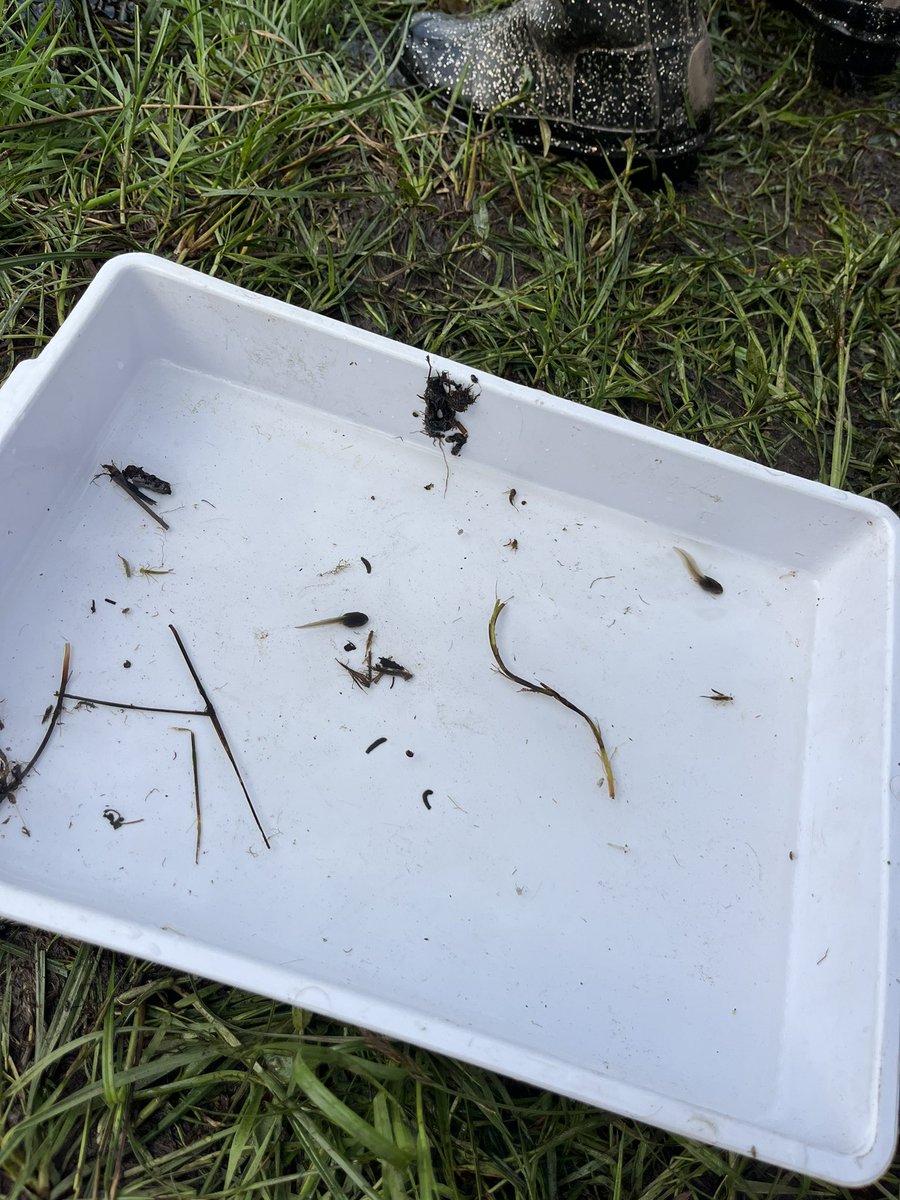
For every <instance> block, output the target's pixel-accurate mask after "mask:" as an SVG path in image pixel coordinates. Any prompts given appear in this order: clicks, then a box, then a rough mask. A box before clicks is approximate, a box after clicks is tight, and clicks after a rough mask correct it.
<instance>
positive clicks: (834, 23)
mask: <svg viewBox="0 0 900 1200" xmlns="http://www.w3.org/2000/svg"><path fill="white" fill-rule="evenodd" d="M773 2H774V4H775V6H776V7H777V8H781V9H783V10H785V11H787V12H790V13H793V14H794V16H797V17H799V18H800V19H801V20H802V21H804V22H805V23H806V24H807V25H809V26H811V27H812V29H813V31H814V33H815V44H814V58H815V63H816V66H817V67H818V68H819V69H820V70H821V71H823V73H824V74H825V75H827V76H831V77H843V76H846V77H848V78H852V77H857V78H860V79H869V78H872V77H874V76H877V75H888V74H890V72H891V71H892V70H893V69H894V67H895V65H896V63H897V58H898V55H900V13H898V12H895V11H894V10H884V9H876V10H875V13H874V15H873V14H867V13H865V12H864V11H857V10H862V8H863V6H862V5H861V4H856V5H852V6H851V5H850V4H848V3H846V2H845V0H819V3H820V4H821V7H818V6H814V5H812V4H810V3H808V0H773ZM857 17H858V18H866V17H868V18H869V19H868V21H865V20H863V22H862V23H861V22H860V21H859V20H857V19H855V18H857ZM891 25H893V29H890V28H889V27H890V26H891Z"/></svg>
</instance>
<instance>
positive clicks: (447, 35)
mask: <svg viewBox="0 0 900 1200" xmlns="http://www.w3.org/2000/svg"><path fill="white" fill-rule="evenodd" d="M401 68H402V70H403V72H404V74H405V75H406V76H407V78H409V79H410V80H412V81H413V82H414V83H416V84H417V85H419V86H421V87H423V88H426V89H427V90H428V91H433V92H440V93H443V94H445V95H451V94H454V93H455V94H456V97H457V102H458V104H459V106H460V107H461V108H463V109H466V110H473V111H474V112H476V113H478V114H487V113H496V114H502V116H503V117H505V118H506V119H507V120H509V122H510V124H511V126H512V128H513V131H514V133H515V135H516V137H517V138H518V139H519V140H521V141H524V142H527V143H529V144H533V145H538V146H540V145H542V144H543V142H544V140H545V137H546V134H545V131H546V130H549V139H550V145H551V146H552V147H553V148H554V149H557V150H564V151H574V152H577V153H580V154H588V155H604V154H605V155H607V156H608V157H609V158H611V159H612V160H613V162H621V161H623V160H624V159H625V157H626V156H627V154H628V153H629V146H628V143H629V139H633V146H634V148H635V150H636V152H637V155H638V157H639V158H640V159H649V160H652V161H655V162H662V163H663V164H668V163H670V162H674V163H676V164H678V163H684V162H689V161H690V160H691V159H692V158H693V157H694V156H696V153H697V151H698V150H699V149H700V148H701V147H702V145H703V144H704V142H705V141H706V138H707V136H708V134H709V131H710V127H711V123H712V106H713V97H714V91H715V86H714V82H713V67H712V55H711V53H710V48H709V38H708V36H707V32H706V25H705V23H704V20H703V17H702V15H701V12H700V9H699V7H698V5H697V3H696V0H517V2H516V3H514V4H512V5H510V7H509V8H506V9H503V10H502V11H501V12H497V13H493V14H491V15H490V16H486V17H448V16H443V15H441V14H438V13H429V14H427V15H424V16H420V17H417V18H416V19H415V20H414V21H413V23H412V25H411V27H410V31H409V36H408V38H407V41H406V45H405V46H404V50H403V56H402V59H401Z"/></svg>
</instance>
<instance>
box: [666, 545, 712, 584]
mask: <svg viewBox="0 0 900 1200" xmlns="http://www.w3.org/2000/svg"><path fill="white" fill-rule="evenodd" d="M672 549H673V550H674V551H675V553H676V554H677V555H678V556H679V557H680V558H681V560H682V562H683V563H684V565H685V566H686V567H687V569H688V574H689V575H690V577H691V579H693V581H694V583H696V585H697V587H700V588H703V590H704V592H709V594H710V595H711V596H721V595H722V593H723V592H724V591H725V589H724V588H723V587H722V585H721V583H719V581H718V579H713V578H712V576H710V575H704V574H703V572H702V571H701V570H700V568H699V567H698V566H697V564H696V562H695V561H694V559H693V558H692V557H691V555H690V554H688V552H687V550H682V549H681V547H680V546H673V547H672Z"/></svg>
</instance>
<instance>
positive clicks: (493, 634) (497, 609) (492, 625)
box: [488, 600, 616, 800]
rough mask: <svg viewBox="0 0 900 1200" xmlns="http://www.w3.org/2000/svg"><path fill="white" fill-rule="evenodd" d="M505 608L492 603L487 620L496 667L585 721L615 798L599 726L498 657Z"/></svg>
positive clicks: (512, 679) (524, 686)
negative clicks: (498, 626) (498, 624)
mask: <svg viewBox="0 0 900 1200" xmlns="http://www.w3.org/2000/svg"><path fill="white" fill-rule="evenodd" d="M504 608H506V601H505V600H498V601H497V602H496V603H495V604H494V611H493V612H492V613H491V619H490V621H489V622H488V640H489V642H490V644H491V654H493V656H494V662H495V663H496V664H497V669H498V670H499V672H500V674H501V675H504V676H505V677H506V678H507V679H509V680H511V681H512V682H513V683H517V684H518V685H519V686H520V687H522V688H524V689H525V691H527V692H536V693H537V694H538V695H540V696H549V697H550V698H551V699H552V700H556V701H557V702H558V703H559V704H562V705H563V707H565V708H568V709H570V710H571V711H572V712H573V713H577V714H578V716H579V717H581V719H582V720H583V721H586V722H587V726H588V728H589V729H590V731H591V733H592V734H593V735H594V741H595V742H596V743H597V746H598V748H599V750H600V759H601V761H602V763H603V771H604V774H605V775H606V785H607V787H608V788H609V795H610V799H611V800H615V798H616V785H615V781H614V779H613V769H612V763H611V761H610V758H609V755H608V754H607V752H606V746H605V745H604V742H603V735H602V733H601V732H600V726H599V725H598V724H597V722H596V721H595V720H593V718H592V717H589V716H588V715H587V713H586V712H584V710H583V709H580V708H579V707H578V705H577V704H573V703H572V701H571V700H567V699H566V698H565V696H561V695H560V693H559V692H558V691H557V690H556V688H552V687H548V686H547V684H546V683H540V682H538V683H532V682H531V680H529V679H523V678H522V676H521V675H516V674H515V672H514V671H510V669H509V667H507V665H506V663H505V662H504V661H503V659H502V658H501V657H500V650H499V649H498V647H497V618H498V617H499V616H500V614H501V613H502V612H503V610H504Z"/></svg>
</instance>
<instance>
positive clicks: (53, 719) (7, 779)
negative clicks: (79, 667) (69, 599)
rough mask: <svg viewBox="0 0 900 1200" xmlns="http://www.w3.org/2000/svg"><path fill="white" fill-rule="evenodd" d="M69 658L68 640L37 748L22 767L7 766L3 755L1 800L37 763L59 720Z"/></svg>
mask: <svg viewBox="0 0 900 1200" xmlns="http://www.w3.org/2000/svg"><path fill="white" fill-rule="evenodd" d="M70 658H71V646H70V645H69V643H68V642H66V645H65V649H64V650H63V661H62V670H61V671H60V679H59V690H58V691H57V693H56V703H55V704H54V705H53V708H52V711H51V713H50V719H49V720H50V723H49V724H48V726H47V730H46V732H45V733H44V736H43V737H42V738H41V742H40V745H39V746H38V748H37V750H35V752H34V754H33V755H32V756H31V759H30V761H29V762H27V763H26V764H25V766H24V767H19V766H18V764H16V765H15V766H9V764H8V762H7V759H6V758H5V757H4V759H3V764H4V765H3V771H2V773H0V800H2V799H3V798H4V797H5V796H8V795H9V794H10V793H11V792H14V791H15V790H16V788H18V787H19V786H20V785H21V783H22V782H23V781H24V779H25V777H26V776H27V775H28V774H29V772H30V771H32V770H33V769H34V766H35V764H36V763H37V761H38V759H39V758H40V757H41V755H42V754H43V753H44V750H45V749H46V747H47V743H48V742H49V741H50V738H51V736H52V735H53V730H54V729H55V728H56V723H57V721H58V720H59V715H60V713H61V712H62V706H63V699H64V696H65V690H66V684H67V683H68V682H69V661H70Z"/></svg>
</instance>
